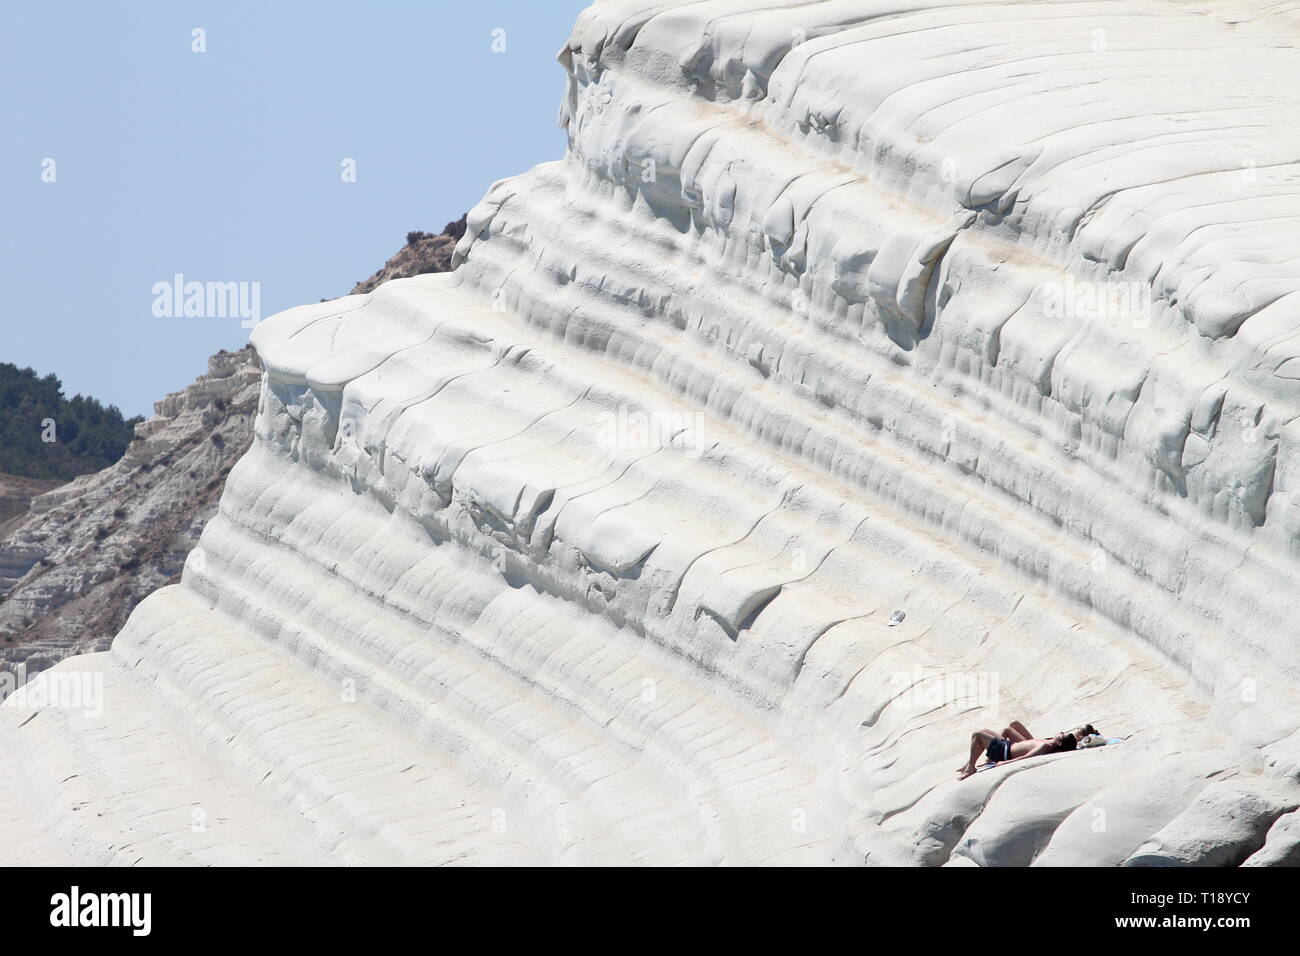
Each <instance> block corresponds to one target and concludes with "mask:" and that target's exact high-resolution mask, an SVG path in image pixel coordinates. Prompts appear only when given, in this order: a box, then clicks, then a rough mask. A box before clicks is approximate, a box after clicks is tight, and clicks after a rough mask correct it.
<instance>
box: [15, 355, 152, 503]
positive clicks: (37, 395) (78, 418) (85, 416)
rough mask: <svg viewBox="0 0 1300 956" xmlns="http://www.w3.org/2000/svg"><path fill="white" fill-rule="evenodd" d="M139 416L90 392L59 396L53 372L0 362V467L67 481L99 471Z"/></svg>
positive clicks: (127, 438) (122, 449)
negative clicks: (104, 402) (129, 415)
mask: <svg viewBox="0 0 1300 956" xmlns="http://www.w3.org/2000/svg"><path fill="white" fill-rule="evenodd" d="M142 421H144V419H143V418H129V419H124V418H123V417H122V413H121V412H120V411H119V410H118V409H117V406H115V405H109V406H104V405H102V404H101V403H100V402H99V401H98V400H97V399H94V398H86V397H84V396H82V395H74V396H73V397H72V398H71V399H69V398H65V397H64V395H63V383H62V382H60V381H59V379H58V377H57V376H55V375H46V376H44V377H41V376H40V375H38V374H37V373H36V372H35V371H33V370H32V369H30V368H23V369H20V368H19V367H18V366H16V365H11V364H10V363H8V362H0V472H4V473H5V474H9V475H17V476H19V477H22V478H42V479H50V478H54V479H60V480H63V481H70V480H71V479H73V478H76V477H77V476H78V475H85V474H89V473H91V472H94V471H99V470H100V469H102V468H107V467H108V466H109V465H111V464H113V463H114V462H115V461H117V460H118V459H119V458H121V457H122V454H123V453H124V452H125V451H126V446H127V445H128V444H130V442H131V439H132V438H133V437H134V434H135V426H136V424H137V423H139V422H142Z"/></svg>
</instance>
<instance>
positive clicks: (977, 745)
mask: <svg viewBox="0 0 1300 956" xmlns="http://www.w3.org/2000/svg"><path fill="white" fill-rule="evenodd" d="M997 737H998V735H997V734H995V733H994V732H993V731H991V730H977V731H975V733H973V734H971V735H970V759H969V760H967V761H966V763H965V764H963V765H962V766H961V767H959V768H957V769H958V770H959V771H960V773H961V777H960V779H962V780H965V779H966V778H967V777H969V776H970V775H971V774H973V773H974V772H975V761H976V760H979V759H980V754H982V753H983V752H984V751H986V750H988V747H989V744H991V743H993V741H994V740H996V739H997Z"/></svg>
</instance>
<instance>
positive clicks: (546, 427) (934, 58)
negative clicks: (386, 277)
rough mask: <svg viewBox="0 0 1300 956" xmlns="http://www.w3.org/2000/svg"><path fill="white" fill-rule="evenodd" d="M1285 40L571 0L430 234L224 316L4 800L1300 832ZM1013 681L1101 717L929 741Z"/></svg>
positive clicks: (1106, 855) (683, 834)
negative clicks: (450, 223) (117, 580)
mask: <svg viewBox="0 0 1300 956" xmlns="http://www.w3.org/2000/svg"><path fill="white" fill-rule="evenodd" d="M1298 33H1300V22H1298V20H1297V17H1296V13H1295V10H1294V8H1289V7H1285V6H1279V5H1276V4H1268V5H1265V4H1263V3H1253V2H1249V3H1248V2H1232V3H1220V2H1208V3H1203V4H1197V5H1189V4H1180V3H1171V2H1164V0H1138V2H1135V3H1127V2H1126V3H1112V2H1083V3H1044V2H1035V3H1021V4H998V5H994V6H990V5H986V4H977V3H953V2H951V0H949V2H946V3H944V4H943V5H939V4H936V3H926V2H924V0H827V2H823V3H816V4H805V3H799V4H793V3H788V2H785V3H777V2H772V0H766V2H765V0H707V2H696V3H685V2H662V0H660V2H652V0H607V2H603V3H598V4H596V5H595V6H594V7H592V8H591V9H590V10H588V11H587V12H586V13H584V14H583V16H582V17H581V18H580V19H579V21H578V23H577V25H576V27H575V29H574V32H573V35H572V38H571V40H570V42H569V44H568V45H567V46H566V48H565V49H564V50H563V51H562V53H561V56H560V60H561V63H562V65H563V66H564V68H565V70H566V72H567V74H568V88H567V92H566V94H565V98H564V104H563V107H562V111H561V118H562V122H563V123H564V124H565V127H566V129H567V131H568V136H569V150H568V153H567V155H566V157H565V159H564V160H563V161H561V162H554V163H546V164H543V165H540V166H538V167H535V168H534V169H533V170H531V171H529V172H527V173H525V174H524V175H521V176H518V177H515V178H513V179H508V180H504V181H502V182H499V183H497V184H496V185H494V186H493V187H492V189H491V190H490V191H489V192H488V194H487V196H486V197H485V198H484V200H483V201H482V202H481V203H480V204H479V205H478V206H477V207H476V208H475V209H474V210H473V211H472V212H471V213H470V215H469V217H468V222H467V228H466V232H465V235H464V236H463V237H462V238H461V240H460V242H459V245H458V248H457V258H458V260H460V261H461V264H460V267H459V268H458V269H457V271H456V272H454V273H451V274H448V275H429V276H420V277H416V278H411V279H402V280H396V281H392V282H388V283H386V284H384V285H382V286H380V287H379V288H378V289H376V290H375V291H374V292H371V293H368V294H365V295H356V296H350V297H347V298H344V299H339V300H334V301H330V302H326V303H320V304H316V305H308V306H302V307H300V308H297V309H292V310H290V311H288V312H285V313H282V314H280V315H278V316H276V317H274V318H272V319H271V320H269V321H267V322H265V323H263V324H262V325H260V326H259V327H258V328H257V329H256V330H255V332H254V335H253V342H254V344H255V346H256V347H257V350H258V352H259V354H260V356H261V359H262V361H263V363H264V365H265V368H266V374H265V377H264V381H263V386H262V396H261V404H260V409H259V413H258V417H257V422H256V439H255V441H254V444H253V447H252V449H251V450H250V451H249V452H248V454H247V455H246V456H245V457H244V458H243V459H242V460H241V461H240V462H239V464H238V465H237V466H236V467H235V468H234V470H233V471H232V472H231V475H230V477H229V479H228V481H227V484H226V489H225V492H224V495H223V497H222V501H221V506H220V511H219V514H218V515H217V517H216V518H214V519H213V520H212V521H211V522H210V523H209V524H208V526H207V528H206V529H205V530H204V532H203V535H202V538H201V541H200V545H199V547H198V548H197V549H196V550H195V551H194V552H193V553H192V554H191V555H190V558H189V561H188V563H187V566H186V570H185V573H184V575H183V577H182V580H181V583H180V584H179V585H177V586H174V587H169V588H165V589H163V590H162V591H159V592H157V593H155V594H154V595H153V596H151V597H150V598H148V599H147V600H146V601H145V602H144V603H142V604H141V605H140V607H139V608H138V609H137V610H136V611H135V613H134V614H133V615H132V617H131V619H130V621H129V622H128V624H127V626H126V627H125V629H124V630H123V631H122V632H121V633H120V634H119V635H118V637H117V638H116V640H115V641H114V644H113V647H112V650H111V651H110V652H107V653H104V654H94V655H86V656H82V657H77V658H73V659H70V660H68V661H65V662H64V663H62V664H60V665H58V666H56V667H55V668H53V669H51V670H50V671H48V672H46V673H44V674H42V675H41V676H40V677H39V678H37V680H36V681H35V682H34V683H33V684H31V685H29V686H28V688H26V696H27V697H28V698H29V699H27V700H23V699H22V698H23V697H24V694H23V693H20V694H18V695H15V697H14V698H12V699H10V700H9V701H7V702H6V703H5V704H4V706H3V707H0V740H3V741H4V743H5V747H6V751H7V755H8V760H7V770H8V772H7V774H6V776H5V779H4V780H3V781H2V782H0V811H3V812H0V841H3V843H4V845H5V846H6V847H9V848H12V851H13V854H14V857H15V862H50V861H64V862H66V861H73V862H93V863H138V862H182V863H214V862H215V863H226V862H234V863H285V862H297V863H321V862H338V863H374V862H403V863H421V864H423V863H444V862H458V861H463V862H470V863H502V862H511V863H513V862H543V863H682V862H690V863H826V862H844V863H869V864H918V865H940V864H947V865H1028V864H1037V865H1063V864H1086V865H1118V864H1129V865H1170V864H1173V865H1179V864H1213V865H1231V864H1240V863H1247V864H1251V865H1269V864H1277V863H1286V862H1291V863H1294V862H1295V861H1296V858H1297V849H1296V847H1297V843H1298V841H1300V830H1298V828H1297V827H1296V825H1295V820H1296V812H1297V808H1298V807H1300V707H1298V706H1297V704H1298V703H1300V694H1298V693H1297V691H1296V690H1295V688H1296V686H1297V683H1296V679H1297V677H1298V676H1300V674H1298V673H1297V672H1298V671H1300V655H1297V653H1296V649H1297V646H1298V645H1300V623H1297V619H1296V615H1295V614H1294V608H1295V606H1296V603H1297V602H1296V597H1295V595H1296V594H1297V593H1300V592H1298V590H1297V584H1298V583H1300V563H1297V559H1298V558H1300V499H1298V498H1297V490H1298V489H1300V446H1298V445H1297V438H1298V435H1300V433H1298V432H1297V428H1300V425H1297V424H1296V419H1297V416H1298V415H1300V412H1297V410H1296V406H1297V403H1298V402H1300V392H1298V391H1297V389H1298V388H1300V386H1298V385H1297V382H1298V381H1300V373H1297V369H1298V368H1300V337H1297V334H1296V333H1297V330H1300V294H1297V293H1298V290H1300V265H1297V263H1300V256H1297V245H1298V243H1297V236H1298V235H1300V232H1297V229H1296V226H1297V217H1298V216H1300V175H1298V174H1297V167H1296V165H1295V159H1296V154H1297V145H1298V142H1300V137H1298V136H1297V134H1296V132H1295V129H1296V126H1295V122H1294V121H1295V119H1296V116H1297V112H1300V85H1298V84H1297V82H1296V81H1295V80H1294V79H1293V78H1294V77H1296V76H1300V73H1298V72H1297V71H1296V65H1297V60H1298V59H1300V53H1298V52H1297V50H1296V44H1295V39H1296V37H1297V35H1298ZM1227 77H1230V81H1227V80H1225V78H1227ZM895 610H901V611H904V612H905V615H906V616H905V617H904V618H903V620H902V621H901V623H898V624H897V626H891V624H890V616H891V613H892V612H894V611H895ZM95 675H101V676H102V681H103V695H102V699H100V704H101V705H102V706H100V707H98V713H90V714H89V715H87V710H86V709H85V708H81V709H78V708H77V707H73V706H66V702H67V695H68V694H69V693H70V692H71V691H70V690H69V688H72V689H76V688H79V687H80V688H83V689H84V688H85V687H88V686H91V687H93V686H94V684H93V681H94V678H95ZM59 701H63V703H64V705H63V706H60V705H58V702H59ZM1013 718H1019V719H1023V720H1025V721H1026V722H1027V723H1028V724H1029V725H1030V727H1031V729H1034V730H1036V731H1039V732H1044V733H1046V732H1051V731H1055V730H1059V729H1066V728H1068V727H1072V726H1075V725H1078V724H1080V723H1083V722H1085V721H1089V722H1091V723H1093V724H1095V725H1096V726H1097V727H1099V728H1101V729H1102V731H1103V733H1106V734H1108V735H1113V736H1130V735H1131V736H1130V739H1129V740H1127V741H1126V742H1124V743H1122V744H1118V745H1114V746H1108V747H1103V748H1099V749H1097V750H1090V751H1084V752H1079V753H1073V754H1059V755H1054V756H1049V757H1041V758H1034V759H1031V760H1026V761H1020V762H1018V763H1017V765H1016V767H1014V768H1012V767H1006V768H1001V769H997V770H992V771H989V772H984V773H980V774H977V775H976V776H974V777H972V778H971V779H969V780H966V781H961V782H958V781H957V780H956V779H955V774H954V770H955V769H956V767H957V765H958V764H959V763H960V762H962V761H963V760H964V756H965V751H966V749H967V742H968V737H969V734H970V732H971V731H972V730H975V729H978V728H980V727H984V726H988V727H991V728H993V729H995V730H996V729H998V728H1000V727H1002V726H1003V725H1005V723H1006V722H1007V721H1009V720H1010V719H1013ZM70 775H71V776H70Z"/></svg>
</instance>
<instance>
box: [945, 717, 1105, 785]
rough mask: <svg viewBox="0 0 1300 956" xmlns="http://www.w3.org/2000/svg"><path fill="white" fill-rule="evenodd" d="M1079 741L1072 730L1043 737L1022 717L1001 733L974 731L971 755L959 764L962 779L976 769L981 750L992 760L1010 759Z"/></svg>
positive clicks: (1069, 747) (1059, 749) (1068, 746)
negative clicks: (1032, 730)
mask: <svg viewBox="0 0 1300 956" xmlns="http://www.w3.org/2000/svg"><path fill="white" fill-rule="evenodd" d="M1088 726H1089V727H1091V726H1092V725H1091V724H1089V725H1088ZM1077 744H1078V738H1077V737H1076V735H1075V733H1074V732H1072V731H1063V732H1061V733H1059V734H1056V735H1055V736H1053V737H1044V738H1042V739H1039V738H1036V737H1034V736H1033V735H1032V734H1031V733H1030V732H1029V728H1027V727H1026V726H1025V725H1024V724H1022V723H1021V722H1020V721H1018V720H1013V721H1012V722H1011V723H1010V724H1009V725H1008V726H1006V727H1004V728H1003V730H1002V733H1000V734H997V733H994V732H993V731H991V730H977V731H975V733H973V734H971V735H970V759H969V760H967V761H966V763H964V764H962V765H961V766H960V767H958V768H957V771H958V773H959V774H960V777H959V779H961V780H965V779H966V778H967V777H969V776H971V775H972V774H973V773H975V761H977V760H979V758H980V754H984V756H986V757H988V760H989V763H991V764H993V763H1008V762H1010V761H1012V760H1022V759H1024V758H1025V757H1037V756H1040V755H1041V754H1054V753H1064V752H1066V751H1070V750H1074V749H1075V746H1076V745H1077Z"/></svg>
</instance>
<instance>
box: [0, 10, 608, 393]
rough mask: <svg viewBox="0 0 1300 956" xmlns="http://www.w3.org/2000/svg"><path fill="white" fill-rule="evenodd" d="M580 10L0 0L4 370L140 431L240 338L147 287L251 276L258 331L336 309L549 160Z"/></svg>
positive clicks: (559, 148)
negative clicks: (19, 370) (314, 305)
mask: <svg viewBox="0 0 1300 956" xmlns="http://www.w3.org/2000/svg"><path fill="white" fill-rule="evenodd" d="M586 5H587V3H586V0H502V2H491V0H488V2H475V3H463V2H452V0H425V2H389V0H376V2H368V3H352V2H347V3H344V2H319V3H306V2H277V3H266V2H243V0H234V2H231V0H221V2H189V3H175V2H128V0H108V2H95V3H90V2H81V3H67V2H58V0H54V2H51V0H36V2H33V0H10V2H7V3H6V4H5V20H6V24H5V29H4V30H3V31H0V90H2V91H3V93H0V129H3V131H4V134H3V135H4V139H5V145H4V148H3V150H0V203H2V204H3V205H2V206H0V209H3V223H4V224H3V230H2V234H3V246H0V278H2V279H3V288H4V291H5V304H4V314H3V318H2V319H0V323H2V324H0V329H3V335H2V336H0V361H8V362H14V363H16V364H18V365H20V366H26V365H30V366H32V367H34V368H35V369H36V370H37V371H39V372H41V373H42V374H45V373H48V372H54V373H56V374H57V375H58V376H59V377H60V378H61V379H62V380H63V382H64V388H65V391H66V392H67V393H68V394H69V395H72V394H73V393H76V392H81V393H84V394H90V395H94V396H96V397H98V398H100V399H101V400H103V401H105V402H112V403H114V404H117V405H118V406H119V407H120V408H121V409H122V410H123V412H125V413H126V414H128V415H130V414H146V415H147V414H151V412H152V407H153V402H154V401H155V400H156V399H159V398H162V397H163V395H165V394H166V393H167V392H169V391H175V390H176V389H178V388H182V387H184V386H185V385H187V384H188V383H189V382H190V381H192V380H193V379H194V378H195V376H197V375H198V374H199V373H201V372H202V371H203V369H204V368H205V361H206V358H207V356H208V355H210V354H211V353H213V352H215V351H216V350H217V349H220V348H239V347H240V346H242V345H243V344H244V342H246V341H247V338H248V330H247V329H246V328H243V327H241V322H240V320H239V319H238V318H237V317H235V318H218V317H204V318H200V317H190V318H165V317H157V316H155V314H154V309H153V306H154V299H155V295H154V292H153V286H154V284H155V283H157V282H169V283H170V282H171V281H172V279H173V276H174V275H175V274H176V273H181V274H183V275H184V277H185V279H186V280H187V281H198V282H248V283H252V282H258V283H260V299H261V313H262V315H263V316H269V315H272V314H274V313H275V312H278V311H280V310H282V309H285V308H288V307H290V306H293V305H297V304H300V303H303V302H315V301H317V300H318V299H321V298H328V297H333V296H338V295H343V294H345V293H346V292H348V290H349V289H351V287H352V286H353V285H354V284H355V283H356V282H357V281H359V280H361V279H363V278H366V277H367V276H369V275H370V274H371V273H372V272H374V270H376V269H378V268H379V266H380V265H382V264H383V262H384V260H385V259H387V258H388V257H389V256H390V255H391V254H392V253H394V252H396V251H397V249H398V247H400V246H401V244H402V242H403V241H404V237H405V235H406V233H407V232H408V231H409V230H412V229H423V230H426V231H432V232H436V231H438V230H440V229H441V228H442V227H443V225H445V224H446V223H447V222H448V221H449V220H452V219H455V218H457V217H459V216H460V214H461V213H462V212H464V211H465V210H466V209H468V208H469V207H470V206H472V205H473V204H474V203H475V202H476V201H477V200H478V198H479V197H480V196H481V195H482V194H483V193H484V192H485V191H486V189H487V187H488V186H489V185H490V184H491V183H492V182H493V181H494V180H497V179H500V178H502V177H504V176H510V175H514V174H516V173H519V172H522V171H524V170H525V169H527V168H529V167H530V166H533V165H535V164H536V163H539V162H544V161H546V160H551V159H558V158H560V157H561V156H562V155H563V153H564V137H563V134H562V132H561V131H560V130H559V129H558V127H557V126H556V115H557V112H558V109H559V104H560V99H561V95H562V93H563V89H564V75H563V71H562V70H561V68H560V67H559V65H558V64H557V63H556V62H555V54H556V52H557V51H558V50H559V48H560V46H561V45H562V44H563V43H564V41H565V40H566V38H567V37H568V35H569V30H570V28H571V27H572V25H573V21H574V19H575V18H576V16H577V14H578V13H579V11H581V10H582V8H583V7H585V6H586ZM195 29H201V30H203V31H204V35H203V39H204V41H205V44H206V51H205V52H202V53H198V52H194V51H193V49H192V47H193V46H194V43H195V40H194V34H193V31H194V30H195ZM498 30H501V31H504V46H505V49H504V52H496V51H494V49H493V45H494V38H496V39H497V40H498V41H499V40H500V38H501V37H502V34H500V33H497V34H494V31H498ZM497 45H498V46H499V45H500V43H499V42H498V43H497ZM50 159H52V160H53V161H54V164H53V167H52V172H53V182H46V181H43V178H45V179H48V178H49V174H50V170H51V167H50V165H49V164H48V163H46V160H50ZM346 159H352V160H354V161H355V164H356V165H355V169H356V181H355V182H344V181H343V175H342V173H343V162H344V160H346Z"/></svg>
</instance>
